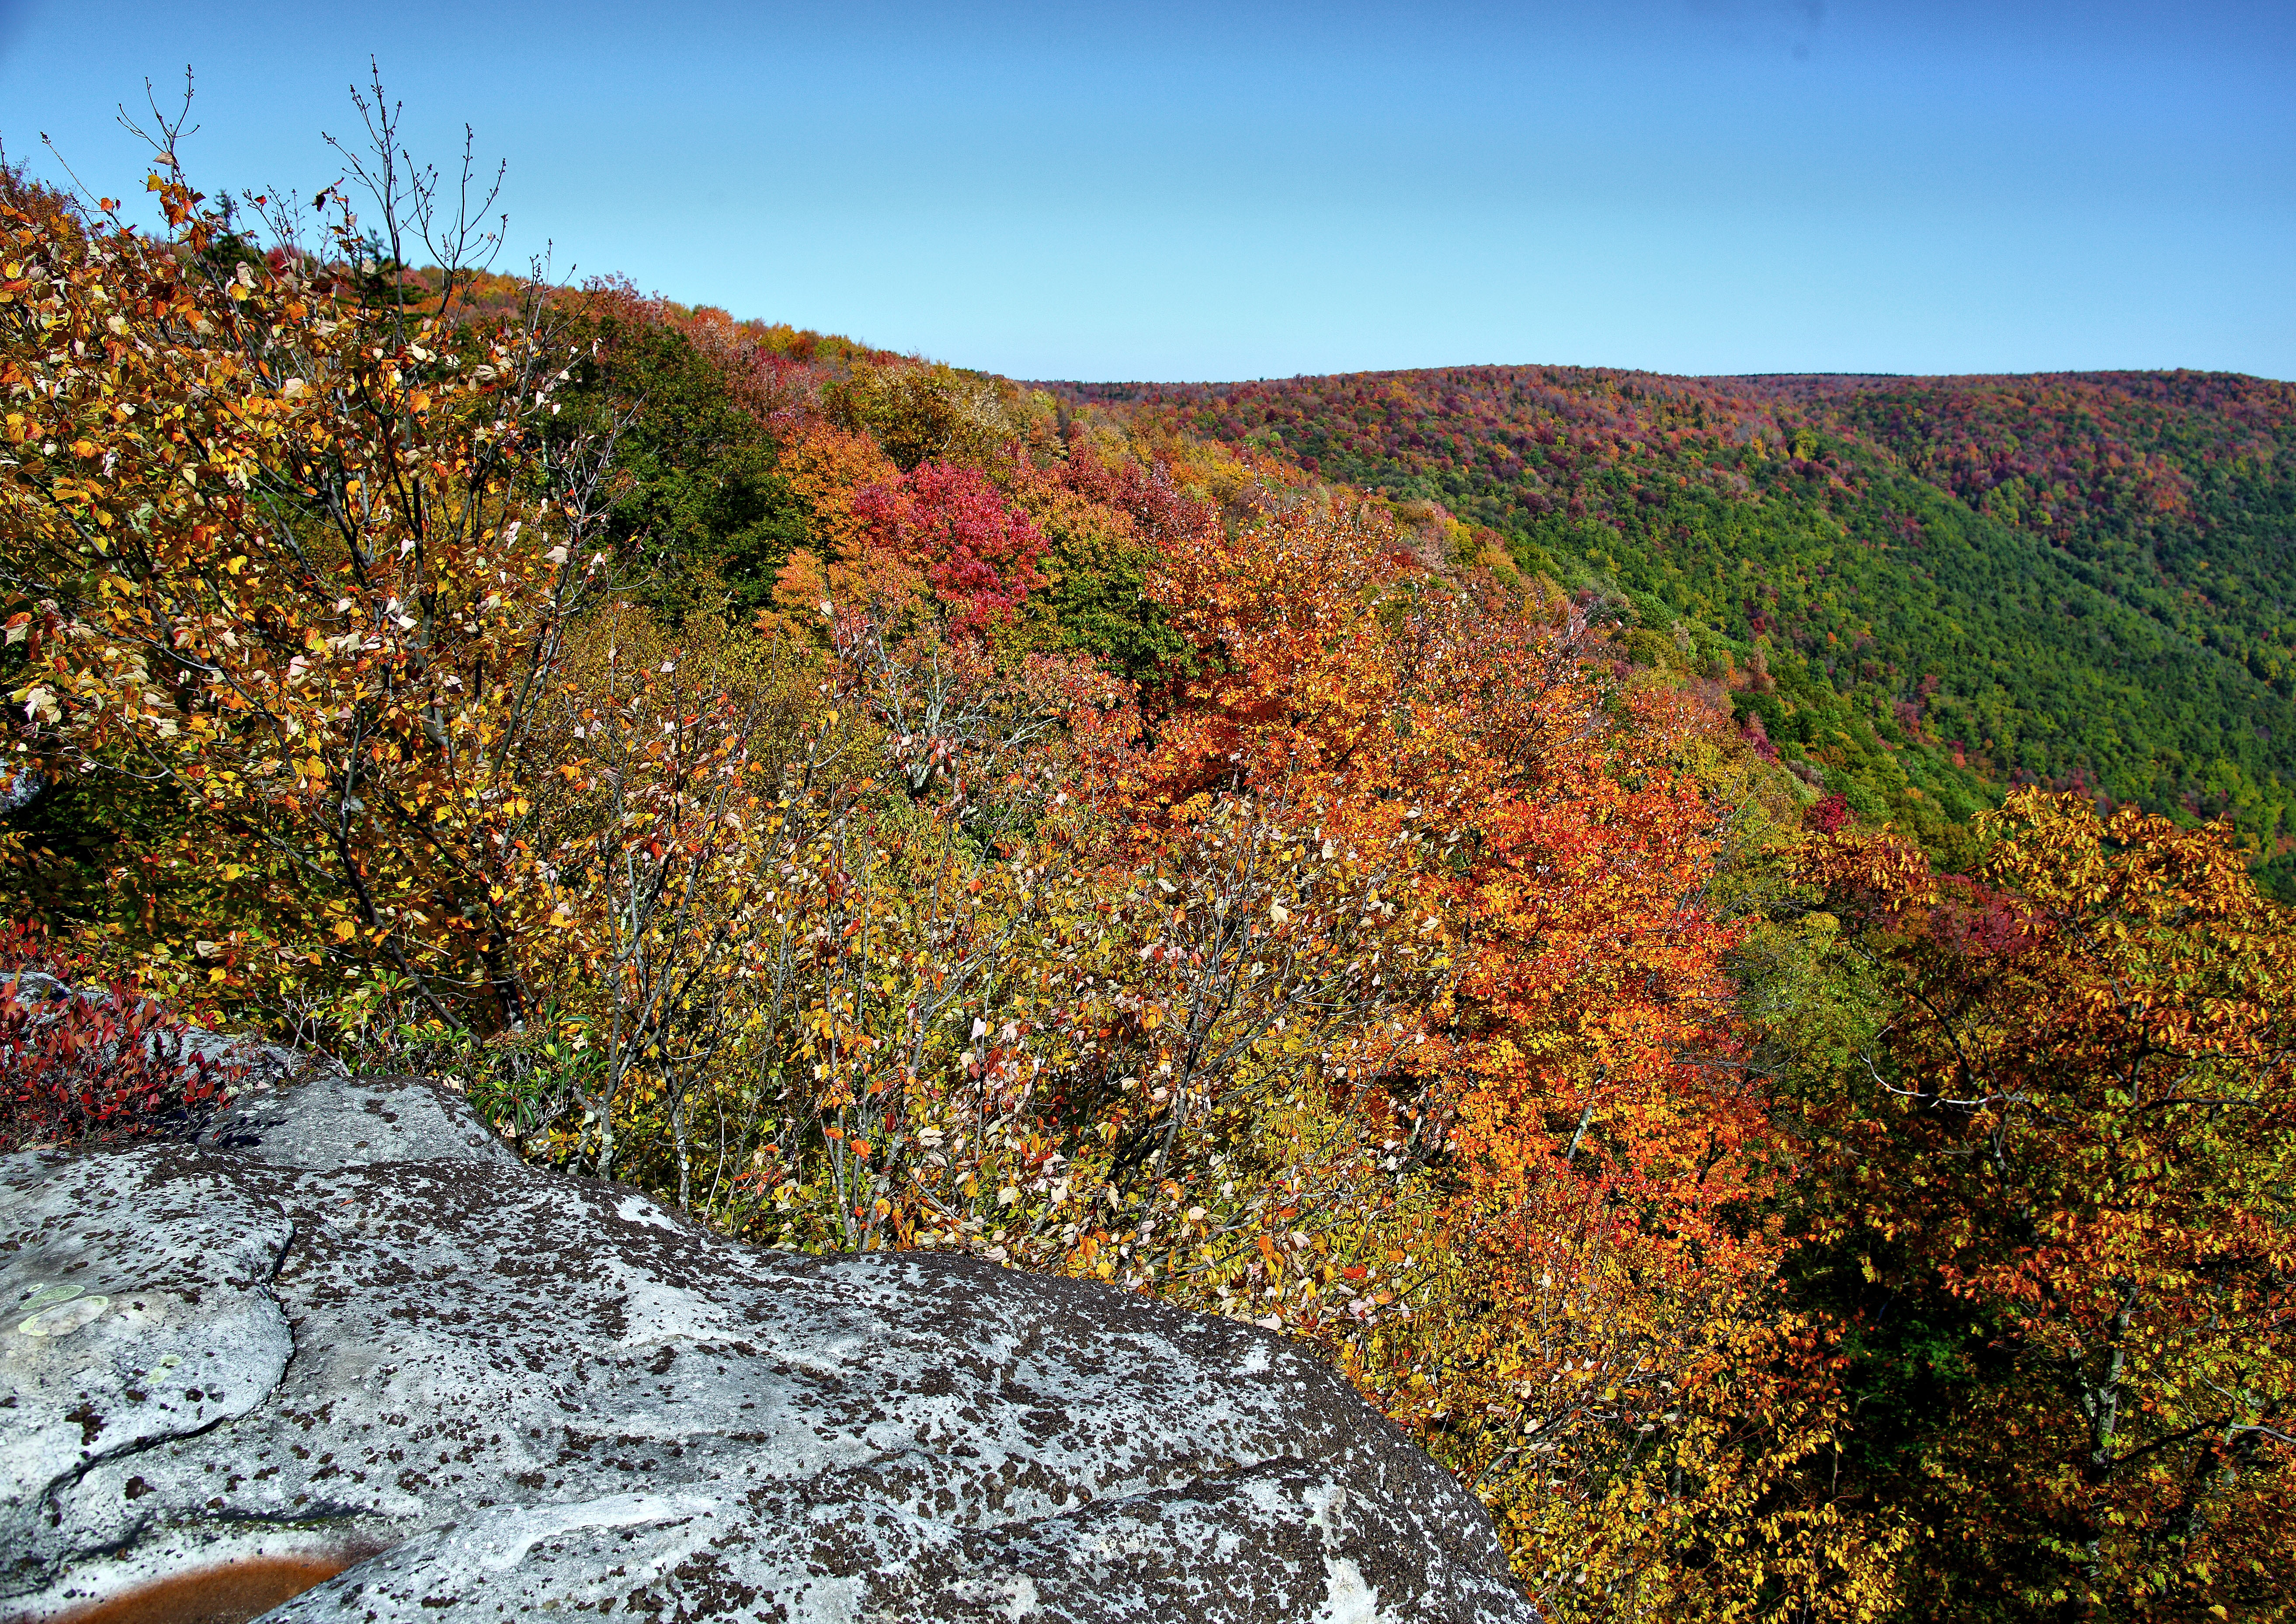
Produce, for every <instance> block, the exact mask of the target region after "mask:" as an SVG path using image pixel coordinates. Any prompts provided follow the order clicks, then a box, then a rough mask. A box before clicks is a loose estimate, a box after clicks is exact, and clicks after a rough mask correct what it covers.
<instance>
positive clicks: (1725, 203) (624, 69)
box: [0, 0, 2296, 379]
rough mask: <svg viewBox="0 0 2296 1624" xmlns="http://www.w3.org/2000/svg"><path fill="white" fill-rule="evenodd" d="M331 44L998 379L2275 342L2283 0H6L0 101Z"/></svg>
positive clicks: (2291, 186)
mask: <svg viewBox="0 0 2296 1624" xmlns="http://www.w3.org/2000/svg"><path fill="white" fill-rule="evenodd" d="M369 53H373V54H374V55H375V56H376V57H377V58H379V59H380V62H381V68H382V71H383V74H384V78H385V80H386V82H387V84H388V85H389V87H390V89H391V91H392V94H394V95H395V96H397V97H398V98H400V99H402V100H403V101H404V103H405V104H406V116H407V127H408V130H409V132H410V135H411V136H412V138H413V142H414V145H415V147H416V149H417V151H418V152H419V153H421V154H422V155H424V156H428V157H435V158H438V159H440V160H444V159H446V158H447V157H449V156H451V154H452V153H453V152H455V150H458V148H459V144H460V138H461V127H462V125H463V123H464V122H465V121H467V122H469V123H470V124H471V125H473V126H474V127H476V132H477V140H478V146H479V150H480V152H481V153H482V154H486V155H489V156H492V157H499V158H503V159H506V160H508V162H509V165H510V177H509V182H508V185H507V188H506V191H505V194H504V199H505V202H506V205H507V207H508V209H509V210H510V213H511V216H512V249H513V250H514V252H515V254H516V255H517V256H518V257H520V258H523V257H524V256H525V255H526V254H528V253H529V252H535V251H539V250H542V249H543V248H544V247H545V245H547V246H548V247H549V248H550V250H551V251H552V253H553V263H554V264H555V265H556V267H558V268H559V269H560V270H561V271H562V272H563V271H564V270H566V269H567V268H568V267H574V269H575V271H576V274H577V275H580V274H586V273H591V272H604V271H614V272H619V273H622V274H625V275H628V276H630V277H631V278H632V279H634V280H635V282H637V283H639V284H640V285H641V286H642V287H644V288H646V289H649V290H658V291H661V292H664V293H667V294H668V295H670V296H671V297H673V298H676V299H685V300H687V301H690V302H700V303H710V304H717V305H721V306H724V307H726V308H729V309H731V310H733V311H734V313H735V314H737V315H740V316H765V317H768V318H772V319H776V320H786V321H791V322H795V323H797V324H800V325H804V326H812V327H818V328H822V329H824V330H827V331H831V332H843V333H848V334H849V335H851V336H853V337H856V338H859V339H863V340H868V341H870V342H873V343H877V344H882V345H886V346H889V347H891V348H895V349H907V350H916V351H921V352H922V353H924V354H927V355H931V356H933V357H939V358H942V359H946V360H949V361H954V362H956V363H959V364H961V365H973V366H981V367H986V368H989V369H991V370H994V371H997V372H1002V373H1010V374H1013V375H1015V376H1021V377H1070V378H1087V379H1122V378H1130V379H1138V378H1152V379H1232V378H1249V377H1260V376H1285V375H1289V374H1292V373H1321V372H1341V371H1356V370H1360V369H1368V368H1381V367H1401V366H1423V365H1447V364H1454V363H1483V362H1562V363H1571V364H1579V365H1617V366H1637V367H1647V368H1652V369H1654V370H1658V371H1663V372H1677V373H1717V372H1749V371H1849V372H2010V371H2036V370H2054V369H2060V368H2087V367H2152V366H2194V367H2206V368H2218V369H2225V370H2231V371H2240V372H2249V373H2261V374H2264V375H2267V376H2271V377H2278V378H2292V377H2296V88H2292V86H2296V5H2290V4H2286V0H2277V3H2276V4H2259V3H2254V0H2250V3H2243V4H2218V3H2214V0H2185V3H2182V4H2126V3H2116V0H2096V3H2095V4H2036V3H2030V0H1990V3H1987V4H1963V3H1962V0H1943V3H1938V4H1896V5H1884V4H1872V3H1869V0H1618V3H1617V4H1603V5H1595V4H1570V5H1538V4H1514V5H1480V4H1417V5H1414V6H1410V7H1405V6H1403V5H1399V4H1390V5H1381V6H1368V5H1356V4H1327V5H1322V6H1315V7H1309V6H1306V5H1292V4H1249V3H1247V0H1231V3H1230V4H1173V5H1157V4H1134V5H1113V4H1097V3H1096V0H1078V3H1075V4H988V5H964V4H922V3H920V0H854V3H848V4H836V5H826V4H807V5H793V4H779V5H776V4H763V5H747V6H744V5H734V4H682V3H679V0H661V3H658V4H644V5H634V4H626V3H625V4H611V5H608V4H585V3H579V0H577V3H571V4H553V5H546V6H545V5H535V4H524V3H522V0H494V3H493V4H463V5H454V6H447V5H436V4H428V3H427V0H397V3H395V4H388V5H366V6H352V7H316V6H313V5H310V4H307V0H306V3H305V4H292V5H288V4H266V3H264V0H242V3H240V4H234V5H232V6H228V7H225V6H219V5H199V4H183V3H182V0H172V3H171V4H166V5H159V4H148V5H147V4H105V3H104V0H76V3H68V0H0V137H4V139H5V141H6V144H7V149H8V152H9V154H10V156H11V157H12V158H14V159H18V160H29V161H30V163H31V166H32V168H34V169H35V170H36V171H37V172H40V173H44V174H50V175H53V173H54V169H55V160H53V158H52V157H51V156H50V155H49V154H48V153H47V152H45V150H43V149H42V148H41V147H40V145H39V135H40V134H41V133H42V132H45V133H46V134H47V135H51V136H53V138H54V140H55V143H56V144H57V146H58V148H59V149H60V150H61V152H62V153H63V155H64V156H65V157H66V158H68V159H69V160H70V162H71V164H72V166H73V168H75V169H76V170H77V171H78V173H79V175H80V176H81V177H82V178H83V179H84V180H86V182H87V183H88V184H89V185H92V186H94V187H96V188H98V189H100V190H104V191H109V192H112V193H121V192H128V191H132V190H133V189H134V188H135V185H136V183H137V182H138V180H139V179H140V176H141V174H142V170H141V168H140V167H139V163H138V158H137V154H136V152H135V148H134V146H133V144H131V143H130V142H129V141H128V139H127V137H126V136H125V135H124V134H123V133H122V132H120V131H119V129H118V128H117V127H115V126H114V125H113V123H112V121H111V116H112V109H113V106H114V104H115V103H119V102H120V101H122V100H127V101H130V102H131V103H135V102H140V100H141V98H142V95H143V80H144V78H146V77H147V76H149V77H151V78H154V79H155V80H157V81H159V82H160V86H161V88H162V91H163V93H165V92H167V91H168V89H169V88H170V87H171V86H174V85H176V84H177V83H179V82H180V78H181V76H182V72H183V70H184V65H185V64H186V63H189V64H191V65H192V66H193V69H194V70H196V72H197V75H198V81H199V86H200V90H199V97H198V103H197V113H196V116H197V118H198V119H199V121H200V123H201V125H202V126H203V128H202V130H201V134H200V135H198V136H197V137H195V138H194V140H193V142H192V143H191V144H190V145H189V147H188V148H187V152H188V154H189V156H190V158H191V160H192V164H193V169H194V171H195V177H196V178H198V179H200V180H201V181H202V182H203V183H204V184H207V185H209V186H210V187H211V188H212V187H214V186H217V185H229V186H233V187H236V186H239V185H281V184H288V185H296V186H298V187H299V188H301V189H304V190H306V191H308V190H313V189H316V185H319V184H321V183H324V181H327V180H330V179H332V178H333V177H334V176H335V174H336V172H337V166H336V165H334V164H333V163H332V162H331V161H330V159H331V154H330V153H329V152H328V151H327V150H326V148H325V147H324V145H323V144H322V143H321V141H320V139H319V132H320V131H321V130H323V129H324V130H330V131H333V132H336V133H338V134H341V133H344V131H345V129H346V127H347V126H351V125H353V124H354V123H355V116H354V115H353V114H352V112H351V110H350V107H349V103H348V97H347V95H346V87H347V86H348V83H349V82H350V80H351V79H352V78H354V77H355V76H356V77H360V78H364V76H365V68H366V62H367V57H368V55H369Z"/></svg>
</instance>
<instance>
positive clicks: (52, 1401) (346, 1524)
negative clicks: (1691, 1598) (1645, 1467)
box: [0, 1079, 1535, 1624]
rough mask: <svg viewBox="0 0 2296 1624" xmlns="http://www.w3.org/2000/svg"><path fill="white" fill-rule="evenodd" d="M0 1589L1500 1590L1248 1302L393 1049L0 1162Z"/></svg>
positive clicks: (1109, 1605) (771, 1601)
mask: <svg viewBox="0 0 2296 1624" xmlns="http://www.w3.org/2000/svg"><path fill="white" fill-rule="evenodd" d="M0 1308H4V1310H5V1314H6V1319H5V1323H4V1325H0V1552H4V1553H5V1556H4V1560H0V1616H6V1615H8V1614H10V1613H15V1614H18V1615H21V1616H22V1617H25V1618H28V1619H48V1618H55V1617H61V1616H67V1615H69V1614H70V1613H71V1612H73V1611H74V1610H75V1609H86V1608H102V1607H105V1606H108V1607H109V1608H110V1610H111V1616H116V1617H120V1618H127V1617H161V1616H192V1613H193V1612H195V1611H196V1608H195V1607H192V1606H191V1604H189V1603H182V1604H179V1603H180V1598H181V1597H183V1596H184V1595H192V1596H194V1597H196V1596H197V1595H200V1594H201V1586H202V1584H203V1583H207V1582H209V1580H211V1584H209V1588H210V1589H211V1591H212V1596H211V1598H210V1601H209V1603H202V1604H204V1605H206V1606H207V1608H208V1614H207V1616H217V1617H221V1616H240V1617H244V1616H245V1615H246V1613H247V1612H250V1611H251V1610H252V1607H253V1605H259V1604H261V1603H254V1604H243V1605H242V1606H241V1607H240V1608H239V1611H238V1612H237V1614H236V1615H233V1614H232V1613H231V1608H230V1604H229V1603H227V1602H226V1601H224V1600H222V1599H220V1598H223V1597H225V1596H226V1595H239V1594H258V1593H260V1592H261V1590H262V1584H263V1583H264V1582H268V1581H267V1580H265V1579H264V1578H263V1576H264V1575H266V1574H273V1573H278V1572H285V1573H291V1574H292V1573H303V1574H306V1575H307V1576H308V1577H306V1578H303V1579H298V1580H294V1581H292V1582H291V1583H286V1584H285V1586H284V1588H285V1589H286V1590H291V1589H293V1588H295V1587H297V1586H298V1585H299V1584H307V1583H309V1582H310V1578H315V1577H317V1576H319V1575H323V1574H325V1573H328V1572H331V1571H335V1570H336V1569H338V1568H340V1570H341V1571H339V1572H335V1576H334V1577H333V1578H332V1579H325V1580H324V1582H323V1583H320V1584H318V1585H317V1587H316V1588H310V1589H306V1590H303V1591H302V1593H301V1594H300V1595H294V1596H292V1598H291V1599H290V1600H287V1601H285V1602H284V1603H283V1604H282V1605H280V1606H278V1607H277V1608H276V1609H275V1610H274V1611H273V1612H269V1613H266V1614H265V1615H264V1616H265V1617H266V1618H269V1619H277V1620H331V1621H332V1620H340V1621H344V1624H353V1621H365V1620H378V1621H379V1620H432V1619H436V1618H438V1617H439V1616H441V1615H442V1614H443V1615H444V1616H446V1617H447V1618H450V1619H451V1618H455V1617H461V1616H466V1615H467V1616H472V1617H477V1616H484V1617H487V1618H490V1619H494V1618H509V1617H513V1616H520V1615H525V1614H529V1613H535V1612H595V1613H598V1614H605V1613H608V1612H611V1613H613V1614H615V1615H616V1616H627V1615H632V1614H635V1615H638V1616H641V1617H645V1618H652V1619H661V1620H669V1619H680V1620H701V1619H759V1620H824V1621H825V1620H838V1621H839V1624H860V1621H862V1620H997V1621H998V1624H1006V1621H1018V1620H1046V1621H1047V1624H1051V1621H1053V1620H1070V1621H1072V1624H1085V1621H1087V1620H1157V1621H1158V1624H1166V1621H1178V1620H1237V1621H1238V1624H1241V1621H1242V1620H1255V1621H1259V1620H1301V1621H1302V1624H1306V1621H1308V1620H1320V1621H1324V1624H1373V1621H1374V1620H1460V1621H1462V1624H1464V1621H1466V1620H1476V1621H1478V1624H1501V1621H1507V1624H1516V1621H1525V1620H1531V1619H1533V1618H1534V1617H1535V1614H1534V1613H1533V1612H1532V1610H1531V1608H1530V1605H1529V1603H1528V1602H1527V1601H1526V1600H1524V1599H1523V1597H1522V1596H1521V1593H1520V1592H1519V1591H1517V1590H1516V1589H1515V1588H1514V1587H1513V1585H1512V1584H1511V1583H1510V1582H1509V1580H1508V1579H1507V1578H1506V1576H1505V1562H1504V1560H1503V1558H1502V1556H1501V1554H1500V1552H1499V1548H1498V1546H1497V1540H1496V1539H1495V1538H1494V1537H1493V1534H1492V1530H1491V1527H1490V1523H1489V1521H1488V1518H1487V1517H1486V1516H1485V1514H1484V1513H1483V1511H1482V1509H1481V1507H1480V1505H1477V1504H1476V1503H1475V1501H1474V1500H1473V1499H1472V1497H1470V1496H1469V1495H1467V1494H1466V1493H1465V1492H1464V1491H1463V1490H1462V1489H1460V1488H1459V1486H1458V1485H1457V1484H1456V1483H1455V1482H1454V1481H1453V1480H1451V1479H1450V1478H1449V1477H1447V1475H1446V1474H1445V1473H1443V1472H1440V1471H1439V1470H1438V1469H1437V1468H1436V1467H1435V1466H1433V1465H1432V1464H1431V1463H1430V1462H1429V1461H1428V1460H1427V1459H1426V1457H1425V1456H1423V1455H1422V1454H1421V1453H1420V1452H1419V1451H1418V1450H1417V1449H1416V1448H1414V1447H1413V1446H1412V1445H1411V1444H1410V1443H1409V1442H1408V1441H1407V1440H1406V1439H1405V1438H1404V1437H1403V1436H1402V1435H1401V1434H1400V1433H1398V1431H1396V1430H1395V1429H1394V1428H1393V1427H1391V1426H1390V1424H1389V1423H1387V1422H1386V1421H1384V1420H1383V1419H1382V1418H1381V1417H1380V1416H1379V1415H1377V1414H1376V1413H1374V1411H1373V1410H1371V1409H1370V1408H1369V1407H1366V1406H1365V1404H1364V1403H1363V1402H1362V1401H1361V1400H1360V1399H1358V1398H1357V1397H1356V1396H1355V1394H1354V1393H1353V1392H1351V1391H1350V1390H1349V1389H1348V1388H1347V1386H1346V1385H1345V1383H1344V1382H1341V1381H1340V1380H1339V1379H1338V1378H1337V1377H1336V1376H1335V1375H1334V1374H1333V1373H1331V1372H1330V1371H1329V1370H1327V1369H1326V1368H1324V1366H1321V1365H1320V1364H1318V1363H1317V1362H1316V1361H1315V1360H1314V1359H1312V1358H1310V1357H1307V1356H1306V1355H1305V1354H1303V1353H1301V1352H1300V1351H1298V1350H1297V1349H1294V1348H1292V1347H1291V1346H1290V1345H1287V1344H1286V1343H1285V1342H1283V1341H1281V1340H1280V1339H1278V1338H1276V1337H1275V1336H1272V1335H1270V1334H1268V1333H1264V1332H1261V1331H1258V1330H1255V1329H1252V1328H1251V1327H1248V1326H1242V1325H1235V1324H1234V1323H1231V1322H1228V1321H1225V1320H1220V1319H1216V1318H1211V1317H1208V1316H1198V1315H1191V1314H1186V1313H1183V1312H1179V1311H1177V1310H1173V1309H1169V1308H1161V1307H1159V1306H1157V1305H1155V1304H1152V1303H1150V1302H1147V1301H1145V1300H1142V1299H1140V1298H1137V1297H1135V1296H1131V1295H1128V1294H1126V1293H1123V1292H1117V1291H1114V1290H1112V1289H1110V1288H1105V1287H1100V1286H1095V1285H1093V1284H1083V1283H1078V1282H1072V1281H1062V1280H1050V1279H1043V1278H1038V1277H1035V1276H1030V1275H1020V1274H1015V1273H1012V1272H1009V1271H1006V1270H1003V1269H998V1268H995V1267H989V1266H987V1265H984V1264H981V1263H979V1262H975V1261H972V1260H968V1259H959V1258H950V1257H934V1256H926V1255H915V1254H907V1255H883V1254H879V1255H870V1256H862V1257H846V1258H837V1259H807V1258H800V1257H795V1256H791V1255H787V1254H782V1253H775V1252H769V1251H757V1250H753V1249H750V1248H748V1247H744V1246H741V1245H737V1244H734V1243H729V1242H727V1241H726V1240H724V1239H723V1238H721V1237H718V1236H716V1235H714V1234H709V1232H707V1231H705V1230H702V1229H701V1228H698V1227H696V1226H693V1225H691V1224H689V1223H686V1222H685V1221H684V1220H682V1219H680V1218H677V1217H676V1216H674V1215H673V1214H671V1213H670V1212H668V1211H667V1210H664V1209H663V1208H662V1207H660V1206H659V1205H657V1204H656V1203H655V1202H652V1201H650V1200H648V1199H647V1198H646V1197H644V1196H643V1195H641V1194H638V1193H635V1192H634V1191H631V1190H628V1189H627V1188H623V1187H620V1186H617V1185H606V1184H600V1183H594V1182H588V1181H584V1180H578V1179H573V1178H568V1177H562V1176H558V1175H554V1174H550V1173H546V1172H541V1171H537V1170H535V1169H529V1168H527V1167H525V1166H523V1165H521V1163H520V1162H519V1161H517V1160H516V1159H515V1158H514V1157H512V1155H511V1154H510V1152H508V1151H507V1150H506V1149H505V1148H504V1147H503V1146H502V1145H501V1144H499V1143H498V1142H497V1141H496V1140H495V1139H494V1137H493V1136H491V1135H490V1134H489V1133H488V1131H487V1130H486V1128H484V1126H483V1125H482V1124H480V1122H478V1121H477V1120H475V1119H474V1118H473V1117H472V1116H471V1113H470V1112H469V1111H467V1109H466V1108H465V1107H464V1106H463V1103H462V1102H461V1101H460V1100H459V1099H458V1098H456V1097H455V1096H454V1095H450V1094H445V1093H442V1092H440V1091H438V1090H435V1089H433V1088H431V1087H429V1086H428V1085H425V1084H422V1083H418V1082H414V1081H407V1080H382V1081H373V1080H368V1081H344V1080H340V1079H317V1080H313V1081H308V1082H306V1083H303V1084H301V1085H299V1086H298V1087H293V1088H290V1089H286V1090H283V1091H279V1092H276V1093H274V1094H270V1095H258V1096H257V1098H256V1100H255V1101H254V1103H252V1104H250V1106H248V1107H246V1108H244V1109H242V1110H241V1111H238V1112H237V1113H235V1114H234V1116H233V1117H231V1118H229V1119H227V1120H224V1121H222V1122H220V1123H219V1124H217V1126H216V1127H215V1128H213V1129H211V1130H210V1132H209V1135H208V1136H207V1140H206V1142H204V1143H203V1144H200V1145H196V1146H194V1145H145V1146H141V1147H136V1148H121V1149H105V1150H95V1151H87V1152H74V1153H57V1152H49V1153H42V1154H37V1155H26V1156H19V1157H16V1158H13V1159H12V1160H11V1161H7V1162H5V1163H4V1164H0ZM202 1576H206V1577H205V1578H204V1579H203V1577H202ZM234 1585H235V1586H236V1587H237V1588H236V1589H234ZM154 1586H172V1588H171V1589H169V1590H168V1591H167V1592H166V1594H167V1595H170V1596H174V1597H176V1598H177V1600H176V1601H171V1602H169V1603H167V1604H166V1605H165V1606H160V1605H159V1604H157V1603H146V1604H145V1610H144V1611H143V1612H140V1613H139V1612H136V1611H135V1609H136V1607H137V1605H138V1603H136V1601H135V1595H137V1594H138V1593H139V1587H154ZM141 1593H142V1594H143V1595H147V1596H148V1595H154V1594H155V1593H154V1592H153V1591H152V1590H150V1589H149V1588H143V1590H142V1592H141ZM281 1593H284V1592H281ZM265 1599H266V1601H267V1600H269V1599H272V1598H271V1597H270V1596H267V1595H266V1598H265Z"/></svg>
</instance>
